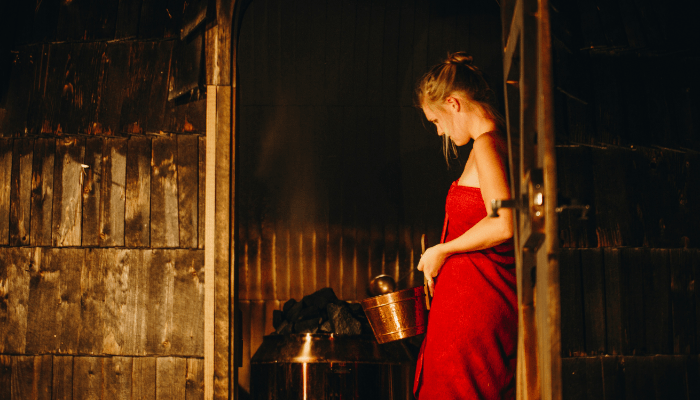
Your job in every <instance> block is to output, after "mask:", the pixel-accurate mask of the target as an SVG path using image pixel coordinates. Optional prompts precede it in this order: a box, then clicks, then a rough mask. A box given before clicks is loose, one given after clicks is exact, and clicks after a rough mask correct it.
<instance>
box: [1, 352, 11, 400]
mask: <svg viewBox="0 0 700 400" xmlns="http://www.w3.org/2000/svg"><path fill="white" fill-rule="evenodd" d="M0 399H2V400H12V356H9V355H4V354H3V355H0Z"/></svg>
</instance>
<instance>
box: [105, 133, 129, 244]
mask: <svg viewBox="0 0 700 400" xmlns="http://www.w3.org/2000/svg"><path fill="white" fill-rule="evenodd" d="M103 158H104V168H103V173H102V196H101V203H100V218H99V220H100V246H105V247H107V246H124V218H125V207H126V158H127V140H126V139H123V138H114V139H106V140H105V142H104V154H103Z"/></svg>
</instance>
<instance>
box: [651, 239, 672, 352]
mask: <svg viewBox="0 0 700 400" xmlns="http://www.w3.org/2000/svg"><path fill="white" fill-rule="evenodd" d="M649 255H650V257H649V264H648V267H649V269H648V270H647V273H648V275H647V277H646V279H645V285H644V286H645V287H644V297H645V299H646V301H645V302H644V317H645V322H646V340H647V343H646V344H647V352H648V353H649V354H670V353H671V351H672V350H673V340H672V337H671V319H670V311H671V299H670V297H671V290H670V289H671V276H670V267H669V265H668V261H669V256H668V250H666V249H651V252H650V254H649Z"/></svg>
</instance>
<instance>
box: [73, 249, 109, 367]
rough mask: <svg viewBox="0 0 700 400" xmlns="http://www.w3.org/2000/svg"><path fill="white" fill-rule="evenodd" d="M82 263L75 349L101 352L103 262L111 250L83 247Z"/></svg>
mask: <svg viewBox="0 0 700 400" xmlns="http://www.w3.org/2000/svg"><path fill="white" fill-rule="evenodd" d="M84 251H85V263H84V264H83V268H82V270H81V271H80V287H79V288H80V293H79V295H80V322H81V324H80V330H79V332H78V337H79V341H78V352H79V353H80V354H95V355H101V354H103V353H102V350H103V343H104V325H105V323H104V307H105V280H104V274H105V264H106V263H108V262H111V261H112V260H110V259H108V257H109V256H111V255H113V252H110V251H107V250H104V249H85V250H84Z"/></svg>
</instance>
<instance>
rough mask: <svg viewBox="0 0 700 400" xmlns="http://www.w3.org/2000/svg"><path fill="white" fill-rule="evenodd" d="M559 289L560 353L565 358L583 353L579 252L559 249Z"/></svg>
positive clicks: (583, 337)
mask: <svg viewBox="0 0 700 400" xmlns="http://www.w3.org/2000/svg"><path fill="white" fill-rule="evenodd" d="M559 276H560V284H559V285H560V286H559V287H560V288H561V298H560V302H561V351H562V355H563V356H565V357H572V356H573V357H578V356H581V355H583V354H584V353H585V336H584V325H583V321H584V314H583V293H582V289H583V285H582V284H581V252H580V250H577V249H561V251H560V253H559Z"/></svg>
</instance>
